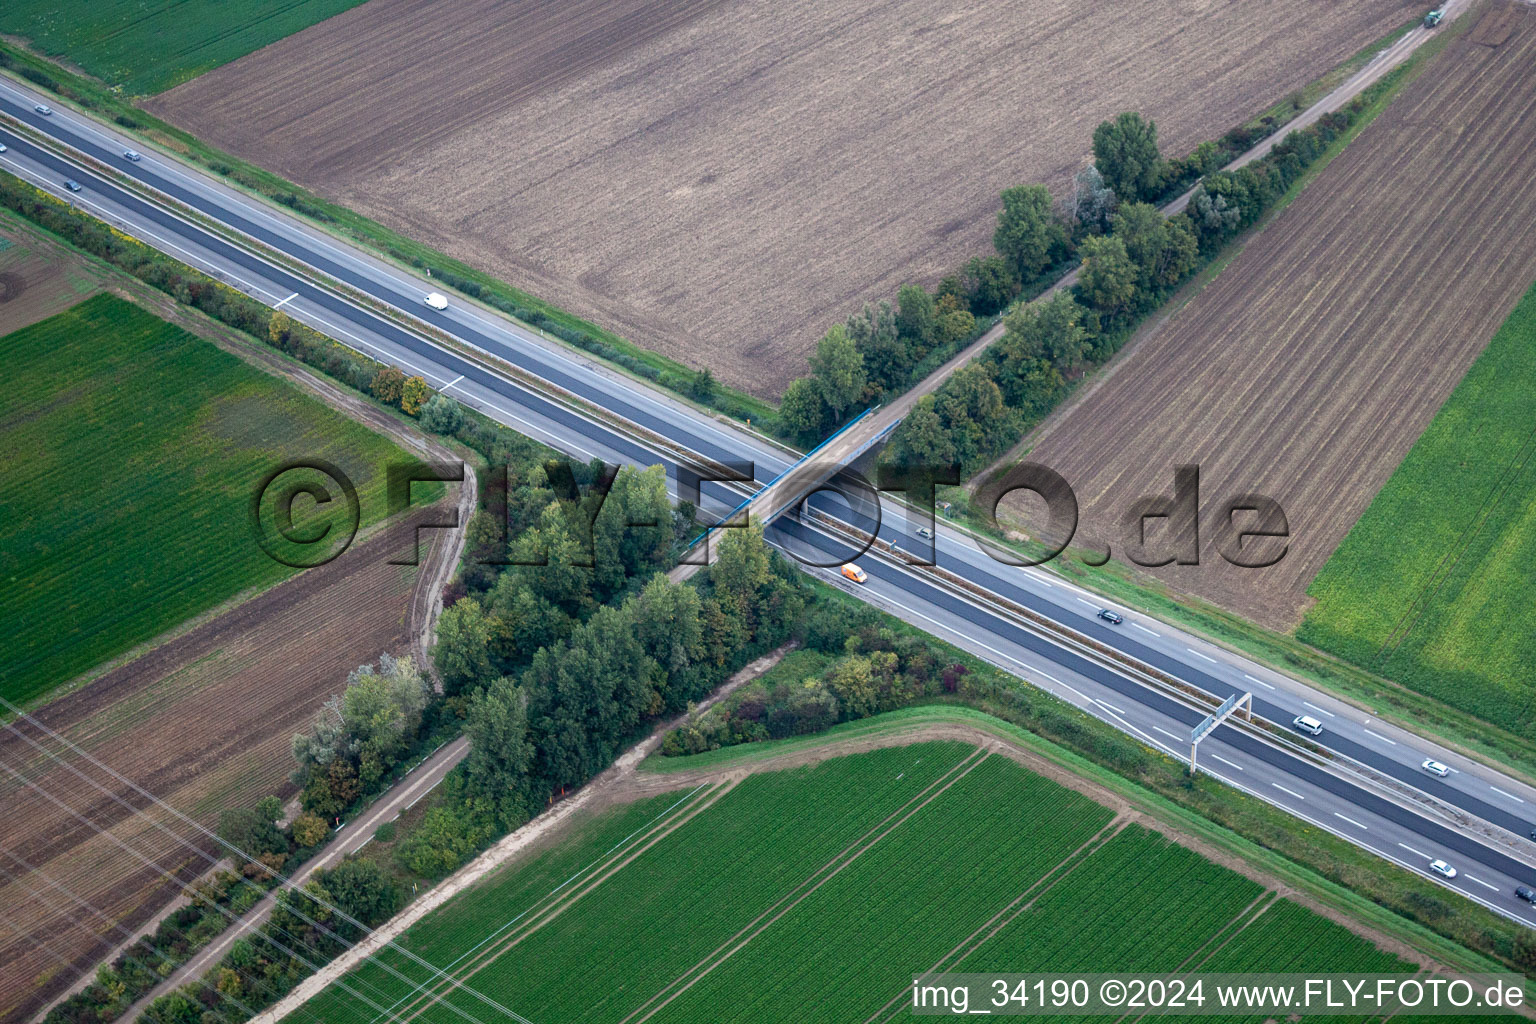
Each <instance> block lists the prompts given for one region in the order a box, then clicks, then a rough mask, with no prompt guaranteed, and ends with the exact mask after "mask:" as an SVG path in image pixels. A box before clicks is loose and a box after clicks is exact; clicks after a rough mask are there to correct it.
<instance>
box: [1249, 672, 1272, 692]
mask: <svg viewBox="0 0 1536 1024" xmlns="http://www.w3.org/2000/svg"><path fill="white" fill-rule="evenodd" d="M1243 678H1244V679H1246V680H1248V681H1249V682H1250V683H1258V684H1259V685H1260V686H1262V687H1264V689H1266V690H1273V689H1274V687H1273V686H1270V685H1269V684H1268V683H1266V682H1265V681H1264V680H1262V679H1260V678H1259V677H1258V676H1251V675H1249V674H1248V673H1247V672H1244V673H1243Z"/></svg>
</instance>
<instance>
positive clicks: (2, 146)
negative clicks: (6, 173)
mask: <svg viewBox="0 0 1536 1024" xmlns="http://www.w3.org/2000/svg"><path fill="white" fill-rule="evenodd" d="M6 148H7V147H6V145H5V143H3V142H0V153H4V152H5V151H6Z"/></svg>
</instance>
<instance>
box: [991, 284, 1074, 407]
mask: <svg viewBox="0 0 1536 1024" xmlns="http://www.w3.org/2000/svg"><path fill="white" fill-rule="evenodd" d="M1085 313H1086V311H1085V310H1084V309H1083V307H1082V306H1081V305H1079V304H1078V302H1077V300H1076V299H1074V298H1073V297H1072V295H1071V293H1070V292H1067V291H1057V292H1055V293H1053V294H1052V295H1051V297H1050V298H1049V299H1046V300H1044V301H1041V302H1032V303H1029V304H1027V305H1023V306H1020V307H1019V308H1018V309H1016V310H1014V311H1013V312H1011V313H1009V314H1008V318H1007V319H1006V320H1005V321H1004V324H1005V327H1006V330H1005V332H1004V334H1003V337H1002V339H1001V340H1000V341H998V343H997V345H996V346H995V347H994V348H993V352H994V354H995V356H996V359H997V362H998V373H997V375H996V376H997V380H998V383H999V385H1000V386H1002V387H1003V391H1004V393H1005V394H1007V393H1008V392H1009V390H1010V389H1009V387H1008V386H1007V384H1006V383H1005V380H1006V379H1007V377H1008V375H1009V373H1010V371H1011V370H1012V369H1013V368H1015V367H1016V368H1018V369H1019V370H1020V371H1021V372H1027V371H1028V369H1029V367H1028V364H1029V362H1030V361H1031V360H1037V359H1038V360H1044V361H1046V362H1047V363H1050V364H1051V365H1052V366H1055V367H1057V368H1058V369H1062V370H1067V369H1071V368H1073V367H1075V366H1077V365H1078V364H1079V363H1080V362H1082V359H1083V355H1084V352H1085V351H1086V348H1087V343H1088V331H1087V329H1086V328H1085V327H1084V326H1083V321H1084V319H1085ZM1009 404H1010V405H1012V404H1014V402H1013V399H1012V398H1011V397H1010V399H1009Z"/></svg>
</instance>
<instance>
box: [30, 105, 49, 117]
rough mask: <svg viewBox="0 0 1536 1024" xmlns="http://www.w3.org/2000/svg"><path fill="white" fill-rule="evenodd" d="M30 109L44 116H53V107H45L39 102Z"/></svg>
mask: <svg viewBox="0 0 1536 1024" xmlns="http://www.w3.org/2000/svg"><path fill="white" fill-rule="evenodd" d="M32 109H33V110H35V111H37V112H38V113H39V114H42V115H43V116H44V117H52V116H53V108H52V107H45V106H43V105H42V104H41V103H39V104H38V105H37V106H35V107H33V108H32Z"/></svg>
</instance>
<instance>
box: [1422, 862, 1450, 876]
mask: <svg viewBox="0 0 1536 1024" xmlns="http://www.w3.org/2000/svg"><path fill="white" fill-rule="evenodd" d="M1429 870H1431V871H1433V872H1434V873H1435V874H1437V875H1444V876H1445V877H1446V878H1455V877H1456V869H1455V868H1453V867H1451V866H1450V865H1449V864H1447V863H1446V862H1445V861H1443V860H1432V861H1430V862H1429Z"/></svg>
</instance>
